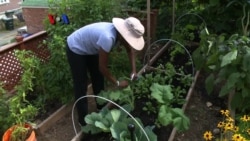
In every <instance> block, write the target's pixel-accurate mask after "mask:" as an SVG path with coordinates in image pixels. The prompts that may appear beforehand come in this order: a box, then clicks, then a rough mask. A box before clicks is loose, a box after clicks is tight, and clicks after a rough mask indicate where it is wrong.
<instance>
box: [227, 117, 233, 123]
mask: <svg viewBox="0 0 250 141" xmlns="http://www.w3.org/2000/svg"><path fill="white" fill-rule="evenodd" d="M226 120H227V121H228V122H234V119H233V118H232V117H227V119H226Z"/></svg>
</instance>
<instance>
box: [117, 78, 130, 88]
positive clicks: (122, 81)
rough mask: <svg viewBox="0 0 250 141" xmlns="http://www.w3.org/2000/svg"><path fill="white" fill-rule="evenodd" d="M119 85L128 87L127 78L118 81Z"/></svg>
mask: <svg viewBox="0 0 250 141" xmlns="http://www.w3.org/2000/svg"><path fill="white" fill-rule="evenodd" d="M118 83H119V85H117V86H118V87H119V88H126V87H127V86H128V81H126V80H121V81H118Z"/></svg>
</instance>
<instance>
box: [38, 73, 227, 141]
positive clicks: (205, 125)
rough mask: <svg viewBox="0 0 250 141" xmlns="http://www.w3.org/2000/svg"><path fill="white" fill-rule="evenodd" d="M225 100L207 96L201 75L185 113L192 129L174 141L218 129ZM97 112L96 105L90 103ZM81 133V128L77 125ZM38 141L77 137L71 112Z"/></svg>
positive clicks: (191, 140) (197, 139)
mask: <svg viewBox="0 0 250 141" xmlns="http://www.w3.org/2000/svg"><path fill="white" fill-rule="evenodd" d="M225 101H226V100H225V99H222V98H218V97H217V96H216V94H212V95H207V94H206V91H205V88H204V77H203V76H202V75H200V77H199V78H198V80H197V83H196V85H195V88H194V91H193V93H192V95H191V97H190V100H189V102H188V105H187V107H186V110H185V113H186V115H187V116H188V117H189V118H190V123H191V124H190V128H189V130H188V131H185V132H177V133H176V136H175V138H174V141H202V140H203V133H204V132H205V131H207V130H209V131H213V130H214V129H216V126H217V123H218V122H219V121H221V120H222V118H221V116H220V110H221V109H225V105H226V104H225ZM89 104H90V105H91V106H90V107H91V108H92V109H90V110H93V111H94V110H95V109H93V108H95V103H94V101H93V99H92V100H90V103H89ZM76 128H77V130H78V131H80V126H79V125H78V124H76ZM37 137H38V138H37V139H38V141H71V139H73V138H74V137H75V133H74V129H73V124H72V117H71V112H70V113H69V114H66V116H65V117H62V118H61V119H60V120H59V121H57V122H56V123H55V124H54V125H52V126H51V127H50V128H49V129H48V130H47V131H46V132H45V133H44V134H43V135H38V136H37Z"/></svg>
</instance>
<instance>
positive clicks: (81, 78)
mask: <svg viewBox="0 0 250 141" xmlns="http://www.w3.org/2000/svg"><path fill="white" fill-rule="evenodd" d="M66 52H67V57H68V62H69V65H70V69H71V73H72V77H73V85H74V94H75V100H77V99H78V98H80V97H82V96H86V92H87V87H88V82H89V81H88V72H89V74H90V78H91V82H92V88H93V92H94V94H95V95H97V94H98V93H100V91H101V90H103V89H104V78H103V75H102V74H101V73H100V71H99V60H98V59H99V57H98V55H78V54H75V53H74V52H72V51H71V50H70V49H69V48H68V46H67V51H66ZM76 108H77V112H78V120H79V122H80V124H81V125H85V124H86V123H85V121H84V117H85V116H86V115H87V114H88V101H87V98H84V99H81V100H80V101H79V102H78V103H77V104H76Z"/></svg>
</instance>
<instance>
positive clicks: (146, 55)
mask: <svg viewBox="0 0 250 141" xmlns="http://www.w3.org/2000/svg"><path fill="white" fill-rule="evenodd" d="M162 41H168V42H167V43H166V44H165V45H164V46H163V47H162V48H161V50H159V51H158V52H157V54H156V55H155V56H154V57H156V56H157V57H158V56H160V55H161V53H163V52H164V51H165V50H166V49H167V47H168V45H169V44H170V43H171V42H174V43H176V44H178V45H180V46H181V47H182V48H183V49H184V50H185V52H186V53H187V55H188V57H189V59H190V61H191V63H192V76H193V77H194V75H195V67H194V61H193V59H192V56H191V54H190V52H189V51H188V49H187V48H186V47H185V46H184V45H182V44H181V43H180V42H178V41H175V40H173V39H160V40H157V41H155V42H153V43H152V44H151V45H150V46H153V45H155V44H157V43H159V42H162ZM149 54H150V49H148V50H147V51H146V54H145V56H144V60H143V61H144V63H145V60H146V59H147V60H149V59H150V55H149ZM154 57H153V58H152V59H154ZM154 60H155V59H154ZM154 60H153V61H154ZM153 61H151V60H149V61H147V64H148V65H147V66H150V65H151V62H153Z"/></svg>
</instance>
